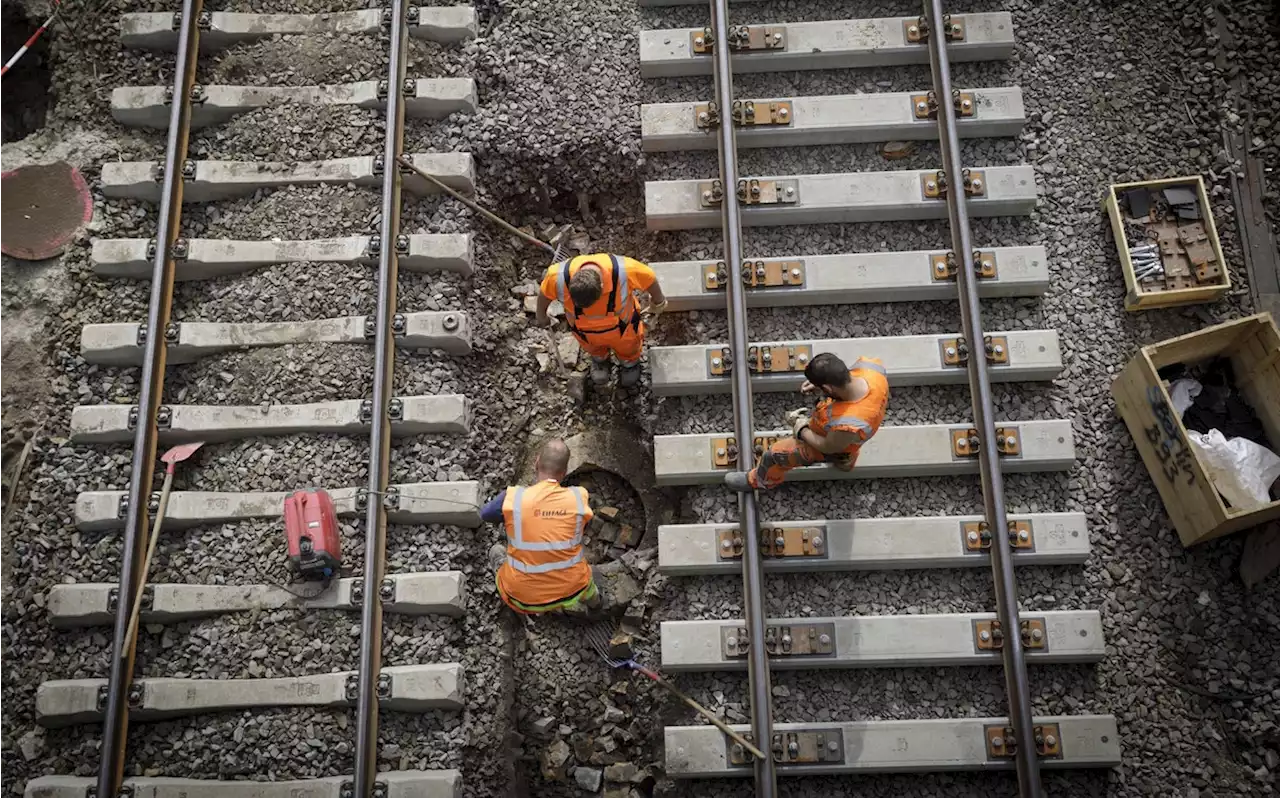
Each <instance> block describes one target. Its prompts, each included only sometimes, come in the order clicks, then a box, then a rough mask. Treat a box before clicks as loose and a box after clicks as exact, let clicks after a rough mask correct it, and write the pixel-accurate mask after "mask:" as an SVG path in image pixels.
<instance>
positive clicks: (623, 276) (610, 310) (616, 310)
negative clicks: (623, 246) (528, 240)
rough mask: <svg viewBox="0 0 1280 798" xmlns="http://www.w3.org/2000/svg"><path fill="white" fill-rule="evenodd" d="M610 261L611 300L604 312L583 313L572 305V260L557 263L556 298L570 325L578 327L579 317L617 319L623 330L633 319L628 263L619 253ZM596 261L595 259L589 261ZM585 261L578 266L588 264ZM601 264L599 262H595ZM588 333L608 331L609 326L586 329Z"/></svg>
mask: <svg viewBox="0 0 1280 798" xmlns="http://www.w3.org/2000/svg"><path fill="white" fill-rule="evenodd" d="M609 261H610V263H612V265H613V288H612V289H611V290H610V291H609V301H608V302H606V303H605V312H604V313H583V314H581V315H579V314H578V313H576V312H575V311H576V309H575V308H574V307H573V306H572V303H571V301H570V300H571V299H572V297H571V296H570V295H569V264H570V263H572V261H571V260H566V261H561V262H560V263H558V264H556V265H557V266H559V267H560V268H559V270H558V273H557V274H556V298H557V299H559V300H560V304H561V305H563V306H564V315H565V319H566V320H567V321H568V322H569V327H570V328H574V327H576V326H577V325H576V322H577V320H578V319H591V320H605V319H615V318H616V319H617V320H618V329H619V330H621V329H622V328H623V327H625V326H626V323H627V322H628V321H630V319H631V312H632V303H631V293H630V291H629V290H628V287H627V269H626V264H624V263H623V262H622V259H621V258H619V257H618V256H617V255H610V256H609ZM588 263H594V261H588ZM586 265H587V264H586V263H583V264H582V266H579V267H578V268H579V269H581V268H582V267H583V266H586ZM595 265H597V266H598V265H599V264H595ZM584 332H587V333H596V332H608V328H605V329H600V330H585V331H584Z"/></svg>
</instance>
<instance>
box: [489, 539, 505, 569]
mask: <svg viewBox="0 0 1280 798" xmlns="http://www.w3.org/2000/svg"><path fill="white" fill-rule="evenodd" d="M506 561H507V544H505V543H495V544H493V545H492V546H490V547H489V567H490V568H492V569H493V570H495V571H496V570H498V569H499V568H501V567H502V564H503V563H504V562H506Z"/></svg>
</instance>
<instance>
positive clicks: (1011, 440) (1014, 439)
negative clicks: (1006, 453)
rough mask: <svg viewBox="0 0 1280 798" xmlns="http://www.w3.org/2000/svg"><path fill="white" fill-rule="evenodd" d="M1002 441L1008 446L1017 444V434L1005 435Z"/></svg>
mask: <svg viewBox="0 0 1280 798" xmlns="http://www.w3.org/2000/svg"><path fill="white" fill-rule="evenodd" d="M1004 441H1005V444H1006V445H1008V446H1017V445H1018V436H1017V435H1010V436H1008V437H1006V438H1005V439H1004Z"/></svg>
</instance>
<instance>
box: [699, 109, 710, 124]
mask: <svg viewBox="0 0 1280 798" xmlns="http://www.w3.org/2000/svg"><path fill="white" fill-rule="evenodd" d="M710 120H711V114H708V113H707V112H706V111H702V112H701V113H699V114H698V121H699V122H702V123H704V124H705V123H706V122H709V121H710Z"/></svg>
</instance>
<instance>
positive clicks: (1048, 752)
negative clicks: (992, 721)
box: [983, 723, 1062, 760]
mask: <svg viewBox="0 0 1280 798" xmlns="http://www.w3.org/2000/svg"><path fill="white" fill-rule="evenodd" d="M983 736H984V737H985V738H986V742H987V759H988V760H1001V759H1013V758H1014V756H1016V755H1017V751H1018V746H1017V744H1016V742H1015V741H1016V739H1017V738H1016V737H1015V736H1014V732H1013V727H1012V726H1004V725H999V724H997V725H992V726H984V727H983ZM1032 736H1033V738H1034V739H1035V745H1036V756H1037V757H1038V758H1040V759H1061V758H1062V732H1061V731H1060V730H1059V729H1058V724H1056V723H1043V724H1038V725H1036V726H1034V727H1032Z"/></svg>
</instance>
